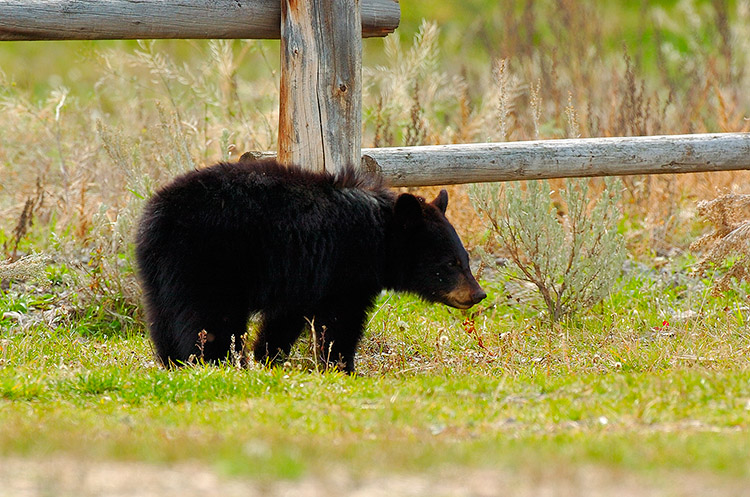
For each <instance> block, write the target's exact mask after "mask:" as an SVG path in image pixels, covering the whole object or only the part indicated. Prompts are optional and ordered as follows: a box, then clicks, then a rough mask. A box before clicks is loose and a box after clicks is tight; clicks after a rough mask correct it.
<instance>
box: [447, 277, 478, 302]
mask: <svg viewBox="0 0 750 497" xmlns="http://www.w3.org/2000/svg"><path fill="white" fill-rule="evenodd" d="M486 297H487V293H486V292H485V291H484V290H482V287H481V286H479V283H477V280H475V279H474V276H472V275H471V274H468V275H465V276H463V277H462V278H461V281H460V283H459V284H458V285H457V286H456V288H454V289H453V290H451V291H450V292H448V293H447V294H446V295H445V300H444V301H443V303H445V304H447V305H449V306H451V307H455V308H457V309H468V308H469V307H471V306H473V305H476V304H478V303H479V302H481V301H482V300H484V299H485V298H486Z"/></svg>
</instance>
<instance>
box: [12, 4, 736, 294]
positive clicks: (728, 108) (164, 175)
mask: <svg viewBox="0 0 750 497" xmlns="http://www.w3.org/2000/svg"><path fill="white" fill-rule="evenodd" d="M401 8H402V21H401V27H400V28H399V29H398V30H397V32H396V34H395V35H391V36H389V37H387V38H385V39H369V40H366V41H365V43H364V102H363V114H364V115H363V118H364V119H363V120H364V123H363V146H391V145H422V144H434V143H457V142H482V141H503V140H528V139H549V138H564V137H588V136H624V135H649V134H678V133H699V132H724V131H726V132H729V131H747V130H750V120H749V117H750V93H748V92H747V88H750V71H748V70H747V69H746V68H747V67H750V2H748V1H747V0H737V1H729V0H680V1H656V2H653V1H648V2H647V1H613V2H606V3H605V2H596V1H593V0H584V1H572V0H528V1H518V0H499V1H498V0H465V1H463V2H437V1H405V2H402V3H401ZM278 45H279V44H278V42H277V41H254V40H233V41H217V40H211V41H208V40H157V41H145V42H138V41H102V42H5V43H3V44H2V45H0V116H2V123H3V125H2V129H0V177H1V178H2V181H1V182H0V250H1V251H2V257H3V258H10V259H12V260H16V259H18V258H19V257H20V256H22V255H25V254H31V253H34V252H40V251H41V252H45V253H47V254H50V257H51V258H52V260H55V261H57V262H61V263H62V264H63V266H62V267H63V268H64V269H61V270H59V271H61V272H62V273H66V271H68V270H69V269H70V268H76V267H78V268H80V271H78V273H80V272H83V273H84V274H85V279H86V281H87V282H88V283H86V285H84V286H85V287H87V288H89V289H90V291H91V292H93V293H94V294H97V293H98V292H104V293H105V294H112V295H117V296H118V299H119V298H121V296H122V295H125V296H126V298H125V300H126V301H128V302H131V303H135V302H137V287H136V285H135V284H134V279H133V270H132V255H131V254H132V247H131V241H132V229H133V226H134V221H135V219H136V218H137V215H138V212H139V209H140V206H141V204H142V202H143V200H144V199H145V198H146V197H147V196H148V195H149V194H150V193H152V192H153V190H154V189H155V188H156V187H158V185H160V184H162V183H163V182H165V181H167V180H168V179H169V178H171V177H173V176H174V175H176V174H178V173H179V172H181V171H185V170H188V169H192V168H194V167H200V166H203V165H209V164H211V163H214V162H216V161H218V160H222V159H234V158H237V157H239V155H240V154H241V153H243V152H245V151H247V150H273V149H275V147H276V139H277V136H276V134H277V121H278V76H279V74H278V64H279V52H278ZM748 178H749V176H748V174H747V173H744V172H731V173H711V174H691V175H659V176H650V177H648V176H634V177H626V178H623V185H624V192H623V195H622V197H621V201H620V204H621V207H622V211H623V217H622V220H621V222H620V226H619V228H618V229H619V230H620V231H621V233H622V234H623V236H624V238H625V241H626V244H627V248H628V252H629V254H630V256H631V257H634V258H636V259H648V260H653V259H654V257H665V256H670V255H674V254H679V253H683V252H685V251H686V250H687V249H688V247H689V245H690V243H691V242H692V241H694V240H695V239H697V238H698V237H699V236H700V235H701V234H702V233H704V232H705V229H706V226H705V224H704V223H703V221H701V220H700V219H699V217H698V215H697V210H696V205H697V202H698V201H700V200H708V199H713V198H715V197H717V196H718V195H719V194H720V193H722V194H737V193H741V191H742V189H743V187H744V185H745V184H746V183H747V180H748ZM591 184H592V190H591V191H592V192H594V194H596V192H600V191H602V188H603V186H602V185H603V183H602V182H601V181H600V180H592V181H591ZM552 185H553V190H555V189H557V188H558V187H559V186H560V185H561V183H556V182H554V181H553V182H552ZM426 190H429V189H426ZM426 190H425V191H424V193H425V194H426V195H432V194H433V193H434V192H432V191H426ZM451 194H452V201H451V207H450V212H449V216H450V218H451V219H452V221H453V222H454V223H455V224H456V225H457V227H458V229H459V232H460V233H461V235H462V236H463V238H464V239H465V240H466V241H467V244H468V245H469V246H470V247H474V246H476V245H478V244H482V243H484V241H485V238H486V236H485V221H483V220H482V219H479V217H478V216H477V214H476V213H475V211H474V209H473V208H472V207H471V205H470V203H469V200H468V195H467V193H466V189H465V188H464V187H462V186H456V187H451ZM560 205H562V204H560ZM39 263H40V264H42V262H39ZM70 270H71V271H72V272H73V273H76V271H75V270H73V269H70ZM62 276H65V274H63V275H62ZM62 276H59V275H58V279H60V278H62ZM68 276H70V275H68ZM71 277H73V276H71Z"/></svg>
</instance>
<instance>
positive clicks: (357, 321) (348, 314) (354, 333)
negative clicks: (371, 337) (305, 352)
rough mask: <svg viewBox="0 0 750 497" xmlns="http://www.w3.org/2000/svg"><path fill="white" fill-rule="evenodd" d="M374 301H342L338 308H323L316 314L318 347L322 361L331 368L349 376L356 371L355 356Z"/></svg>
mask: <svg viewBox="0 0 750 497" xmlns="http://www.w3.org/2000/svg"><path fill="white" fill-rule="evenodd" d="M370 306H371V301H366V302H364V303H362V302H358V303H356V304H355V303H352V302H351V301H350V302H342V303H337V305H336V307H333V308H323V309H320V310H318V312H316V313H315V320H314V321H313V326H314V327H315V339H316V346H317V347H318V356H319V359H320V360H321V361H322V362H323V363H325V364H327V365H328V366H329V367H330V366H332V367H336V368H338V369H341V370H342V371H345V372H346V373H349V374H351V373H353V372H354V355H355V353H356V352H357V345H358V344H359V340H360V338H362V333H363V332H364V328H365V323H366V319H367V311H368V310H369V308H370Z"/></svg>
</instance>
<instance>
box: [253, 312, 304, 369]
mask: <svg viewBox="0 0 750 497" xmlns="http://www.w3.org/2000/svg"><path fill="white" fill-rule="evenodd" d="M304 327H305V317H304V316H303V315H302V314H301V313H295V312H294V311H288V310H286V309H284V310H279V311H274V312H266V313H264V314H263V320H262V322H261V325H260V331H259V332H258V337H257V338H256V339H255V345H254V346H253V355H254V357H255V360H256V361H258V362H260V363H262V364H269V363H274V362H278V361H279V360H280V359H283V358H284V357H286V356H287V355H288V354H289V351H290V350H292V345H294V342H296V341H297V338H299V336H300V334H301V333H302V330H303V329H304Z"/></svg>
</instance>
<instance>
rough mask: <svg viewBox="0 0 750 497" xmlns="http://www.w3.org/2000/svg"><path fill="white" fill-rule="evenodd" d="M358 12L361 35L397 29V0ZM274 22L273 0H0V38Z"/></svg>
mask: <svg viewBox="0 0 750 497" xmlns="http://www.w3.org/2000/svg"><path fill="white" fill-rule="evenodd" d="M299 3H306V1H305V2H299ZM361 11H362V14H361V16H362V17H361V19H362V27H361V30H362V36H363V37H373V36H386V35H387V34H389V33H392V32H393V31H394V30H395V29H396V28H397V27H398V24H399V20H400V16H401V11H400V8H399V4H398V1H397V0H362V8H361ZM280 25H281V4H280V1H279V0H176V1H170V2H165V1H162V0H137V1H135V0H2V1H0V41H10V40H127V39H151V38H254V39H278V38H279V36H280V29H279V26H280Z"/></svg>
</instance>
